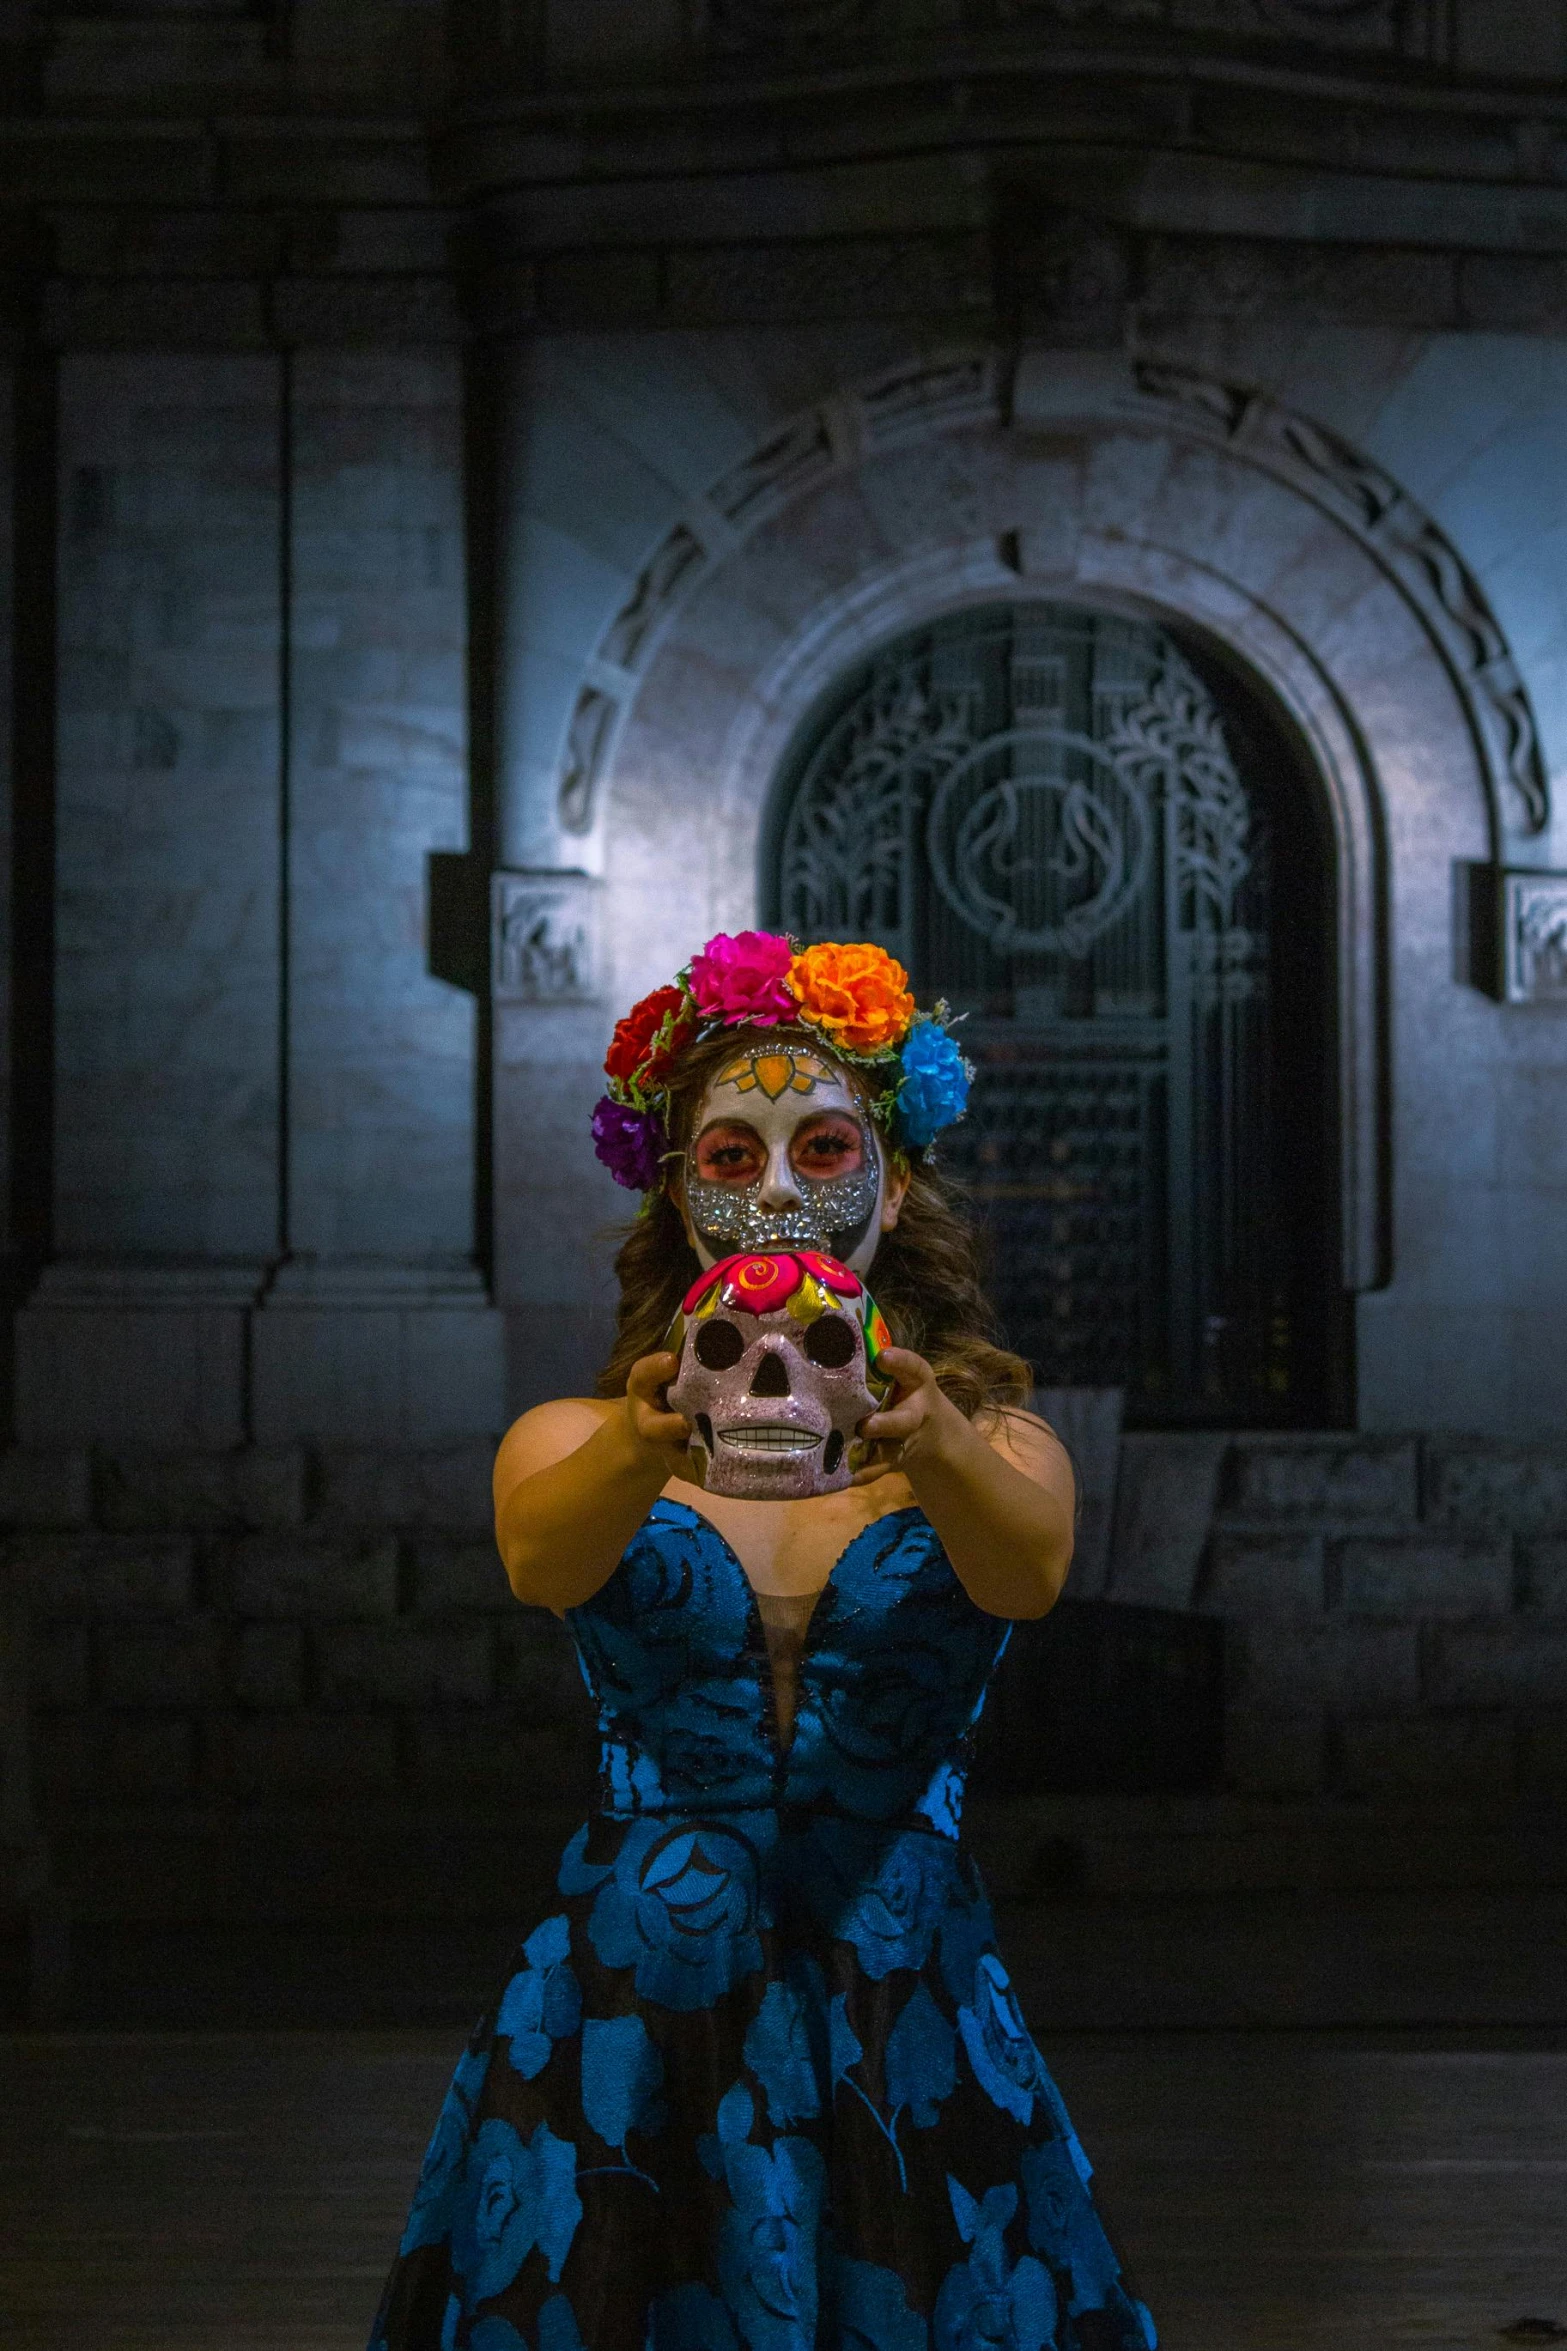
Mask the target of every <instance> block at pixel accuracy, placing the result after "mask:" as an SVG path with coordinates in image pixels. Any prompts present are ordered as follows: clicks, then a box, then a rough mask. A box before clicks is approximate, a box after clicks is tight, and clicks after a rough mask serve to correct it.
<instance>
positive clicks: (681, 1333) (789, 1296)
mask: <svg viewBox="0 0 1567 2351" xmlns="http://www.w3.org/2000/svg"><path fill="white" fill-rule="evenodd" d="M667 1344H668V1346H669V1348H670V1350H671V1352H672V1353H678V1354H679V1356H680V1370H679V1374H678V1376H677V1378H676V1379H675V1380H673V1381H672V1382H671V1384H670V1389H669V1401H670V1403H671V1405H672V1406H673V1408H674V1409H675V1411H677V1412H681V1413H684V1414H685V1416H686V1418H687V1419H688V1420H689V1421H690V1423H691V1427H692V1431H693V1436H692V1442H691V1454H690V1459H691V1469H690V1471H689V1473H688V1474H689V1475H690V1478H691V1482H692V1483H693V1484H694V1485H698V1486H702V1487H704V1488H705V1489H706V1491H708V1492H709V1493H714V1494H731V1495H735V1496H737V1497H742V1498H747V1499H751V1500H766V1499H772V1500H778V1501H797V1500H802V1499H804V1498H805V1497H806V1496H808V1495H812V1494H832V1493H837V1492H839V1491H840V1490H841V1489H842V1488H843V1487H844V1486H846V1485H848V1484H849V1482H850V1480H851V1478H852V1477H853V1475H854V1472H855V1470H856V1469H858V1468H859V1466H860V1464H861V1463H862V1462H863V1461H864V1459H865V1456H866V1451H867V1448H866V1445H865V1442H864V1440H863V1439H862V1438H860V1437H859V1436H858V1435H857V1434H856V1432H857V1430H858V1428H859V1425H860V1423H861V1422H862V1421H863V1420H864V1419H865V1418H866V1417H867V1415H868V1414H870V1413H872V1412H875V1411H877V1410H878V1409H879V1407H880V1405H881V1404H882V1403H883V1402H884V1401H885V1399H886V1397H887V1396H888V1394H889V1393H890V1392H891V1387H892V1382H891V1380H890V1379H889V1378H888V1377H887V1376H886V1374H885V1373H883V1372H881V1371H879V1370H878V1367H877V1357H878V1356H879V1354H880V1352H881V1349H882V1347H883V1346H886V1345H889V1344H890V1339H889V1336H888V1333H887V1326H886V1324H885V1323H884V1322H883V1321H882V1318H881V1316H880V1314H879V1313H878V1312H877V1309H876V1305H875V1302H874V1300H873V1299H872V1298H871V1296H870V1293H869V1292H868V1291H867V1290H866V1288H865V1286H864V1284H863V1283H862V1282H861V1281H860V1279H859V1277H858V1276H857V1275H856V1274H853V1273H851V1272H850V1270H849V1268H848V1267H847V1266H844V1265H840V1264H839V1263H838V1262H837V1260H836V1259H834V1258H832V1257H829V1256H826V1255H824V1254H822V1253H820V1252H816V1251H809V1252H806V1253H804V1254H802V1255H796V1254H794V1253H793V1252H786V1251H781V1250H778V1251H772V1252H769V1253H766V1254H760V1253H756V1252H752V1253H749V1254H741V1255H738V1256H734V1257H729V1258H726V1259H724V1260H723V1262H722V1263H721V1264H719V1265H716V1266H714V1267H713V1268H712V1269H711V1270H710V1271H709V1272H708V1273H706V1274H704V1275H703V1276H702V1278H701V1279H700V1280H699V1281H698V1282H696V1283H695V1284H694V1285H693V1287H692V1288H691V1289H690V1290H689V1291H688V1292H687V1295H686V1299H685V1303H684V1305H683V1307H682V1309H681V1312H680V1313H679V1314H678V1315H677V1316H676V1317H675V1323H674V1327H673V1328H672V1329H671V1331H670V1334H669V1338H668V1342H667Z"/></svg>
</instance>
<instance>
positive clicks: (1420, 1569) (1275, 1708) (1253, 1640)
mask: <svg viewBox="0 0 1567 2351" xmlns="http://www.w3.org/2000/svg"><path fill="white" fill-rule="evenodd" d="M1136 1442H1137V1441H1136V1440H1133V1443H1134V1445H1135V1443H1136ZM1144 1442H1153V1443H1157V1444H1158V1445H1160V1446H1161V1447H1163V1448H1164V1450H1165V1453H1166V1457H1167V1458H1168V1457H1169V1456H1170V1455H1171V1453H1172V1452H1174V1451H1178V1450H1179V1449H1180V1448H1181V1447H1182V1445H1183V1443H1184V1444H1185V1445H1187V1446H1190V1447H1191V1448H1192V1451H1193V1454H1194V1456H1197V1455H1198V1454H1199V1451H1200V1461H1199V1474H1200V1476H1202V1477H1203V1478H1204V1479H1206V1478H1208V1477H1209V1476H1211V1467H1210V1452H1211V1448H1210V1447H1208V1446H1207V1444H1206V1441H1204V1440H1196V1441H1195V1442H1194V1441H1192V1440H1180V1439H1159V1440H1151V1441H1150V1440H1145V1441H1144ZM1564 1561H1567V1445H1558V1446H1548V1445H1508V1444H1505V1443H1501V1442H1496V1441H1492V1440H1483V1439H1474V1438H1444V1437H1441V1436H1433V1437H1425V1438H1414V1437H1410V1438H1400V1439H1388V1440H1381V1441H1378V1440H1373V1439H1367V1438H1362V1437H1353V1438H1315V1437H1314V1438H1302V1439H1295V1440H1291V1439H1288V1438H1280V1437H1264V1438H1240V1439H1236V1440H1233V1441H1231V1442H1230V1444H1229V1445H1228V1447H1227V1448H1226V1451H1225V1455H1224V1458H1223V1459H1222V1461H1221V1463H1220V1465H1219V1475H1218V1480H1217V1490H1216V1495H1215V1509H1214V1514H1213V1518H1212V1521H1211V1524H1210V1527H1209V1529H1208V1532H1207V1536H1206V1539H1205V1541H1204V1543H1203V1546H1202V1550H1201V1554H1200V1556H1199V1558H1198V1559H1197V1561H1196V1562H1195V1572H1194V1573H1193V1575H1192V1578H1191V1585H1190V1602H1191V1604H1192V1605H1194V1606H1196V1607H1198V1608H1201V1609H1204V1610H1206V1611H1209V1612H1211V1613H1214V1614H1217V1615H1220V1616H1222V1617H1223V1618H1224V1619H1225V1620H1226V1621H1227V1623H1228V1624H1229V1626H1230V1654H1229V1737H1228V1746H1227V1761H1228V1777H1229V1780H1230V1783H1231V1785H1232V1786H1234V1787H1236V1788H1239V1789H1242V1790H1247V1791H1251V1792H1255V1793H1269V1794H1311V1793H1315V1792H1317V1791H1319V1790H1324V1791H1327V1792H1329V1793H1332V1794H1335V1795H1339V1796H1343V1797H1348V1798H1381V1797H1388V1798H1413V1799H1419V1798H1422V1797H1424V1798H1429V1799H1431V1800H1432V1801H1433V1802H1441V1801H1444V1800H1447V1799H1450V1798H1458V1797H1462V1798H1476V1799H1493V1798H1500V1797H1511V1796H1515V1795H1516V1796H1521V1797H1528V1796H1540V1797H1547V1796H1550V1795H1552V1794H1555V1795H1561V1794H1563V1793H1567V1576H1564V1574H1563V1562H1564ZM1145 1565H1146V1563H1145ZM1170 1580H1171V1583H1172V1584H1173V1582H1174V1580H1175V1579H1174V1576H1173V1573H1172V1576H1171V1579H1170Z"/></svg>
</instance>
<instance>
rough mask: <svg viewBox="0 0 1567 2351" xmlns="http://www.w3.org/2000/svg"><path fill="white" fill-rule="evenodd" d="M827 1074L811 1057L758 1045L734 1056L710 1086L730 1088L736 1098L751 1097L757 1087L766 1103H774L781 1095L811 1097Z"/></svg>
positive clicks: (774, 1047)
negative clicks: (732, 1089) (735, 1094)
mask: <svg viewBox="0 0 1567 2351" xmlns="http://www.w3.org/2000/svg"><path fill="white" fill-rule="evenodd" d="M830 1074H831V1073H830V1072H829V1071H828V1070H827V1069H826V1068H824V1066H823V1065H822V1063H821V1062H819V1061H818V1060H817V1058H816V1056H815V1054H814V1053H801V1052H799V1051H798V1050H795V1049H792V1048H791V1047H789V1046H787V1045H758V1046H755V1047H753V1049H752V1050H751V1051H750V1052H749V1053H737V1054H736V1055H735V1058H734V1060H733V1061H731V1062H728V1063H726V1065H725V1066H724V1068H722V1069H721V1070H720V1071H719V1073H718V1075H717V1077H716V1078H715V1079H714V1081H713V1083H714V1084H715V1085H716V1086H733V1088H734V1090H735V1092H736V1093H737V1094H754V1093H755V1092H756V1090H757V1088H758V1087H760V1088H761V1090H762V1092H763V1093H764V1094H765V1095H766V1096H767V1099H768V1101H769V1102H776V1101H777V1100H778V1099H779V1097H780V1096H781V1095H784V1094H814V1093H815V1091H816V1089H817V1087H818V1086H819V1085H820V1084H821V1083H822V1081H823V1080H824V1079H825V1078H827V1077H829V1076H830Z"/></svg>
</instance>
